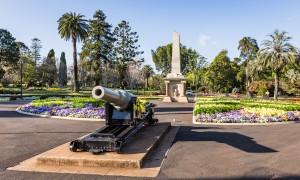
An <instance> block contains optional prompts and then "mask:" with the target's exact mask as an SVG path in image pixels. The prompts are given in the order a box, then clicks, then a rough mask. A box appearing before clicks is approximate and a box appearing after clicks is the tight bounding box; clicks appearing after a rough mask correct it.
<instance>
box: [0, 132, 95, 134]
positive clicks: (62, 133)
mask: <svg viewBox="0 0 300 180" xmlns="http://www.w3.org/2000/svg"><path fill="white" fill-rule="evenodd" d="M53 133H54V134H77V133H86V134H89V133H91V132H18V133H0V135H1V134H3V135H5V134H53Z"/></svg>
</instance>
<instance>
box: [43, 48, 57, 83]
mask: <svg viewBox="0 0 300 180" xmlns="http://www.w3.org/2000/svg"><path fill="white" fill-rule="evenodd" d="M42 67H43V71H42V73H43V76H42V77H43V80H44V82H45V83H47V85H48V87H52V85H53V84H54V83H55V81H56V77H57V68H56V59H55V52H54V50H53V49H51V50H50V51H49V53H48V56H47V58H46V59H44V62H43V64H42Z"/></svg>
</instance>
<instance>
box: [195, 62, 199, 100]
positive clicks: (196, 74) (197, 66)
mask: <svg viewBox="0 0 300 180" xmlns="http://www.w3.org/2000/svg"><path fill="white" fill-rule="evenodd" d="M198 69H199V61H198V58H197V60H196V73H195V76H196V78H195V79H196V94H195V99H196V98H197V94H198Z"/></svg>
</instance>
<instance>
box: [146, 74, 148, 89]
mask: <svg viewBox="0 0 300 180" xmlns="http://www.w3.org/2000/svg"><path fill="white" fill-rule="evenodd" d="M146 84H147V91H148V90H149V84H148V77H146Z"/></svg>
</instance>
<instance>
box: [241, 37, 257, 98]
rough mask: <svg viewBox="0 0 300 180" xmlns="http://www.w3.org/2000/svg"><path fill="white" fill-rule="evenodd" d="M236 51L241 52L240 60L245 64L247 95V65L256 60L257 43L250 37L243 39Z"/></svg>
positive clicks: (248, 80) (248, 82)
mask: <svg viewBox="0 0 300 180" xmlns="http://www.w3.org/2000/svg"><path fill="white" fill-rule="evenodd" d="M238 49H239V50H240V51H241V53H240V58H241V59H243V60H244V61H245V63H246V68H245V71H246V82H247V88H246V89H247V95H248V94H249V93H248V87H249V85H250V83H251V81H250V78H249V76H250V72H249V63H250V62H251V61H253V60H254V59H255V58H256V53H257V51H258V46H257V42H256V40H255V39H253V38H251V37H244V38H243V39H241V40H240V41H239V46H238Z"/></svg>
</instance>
